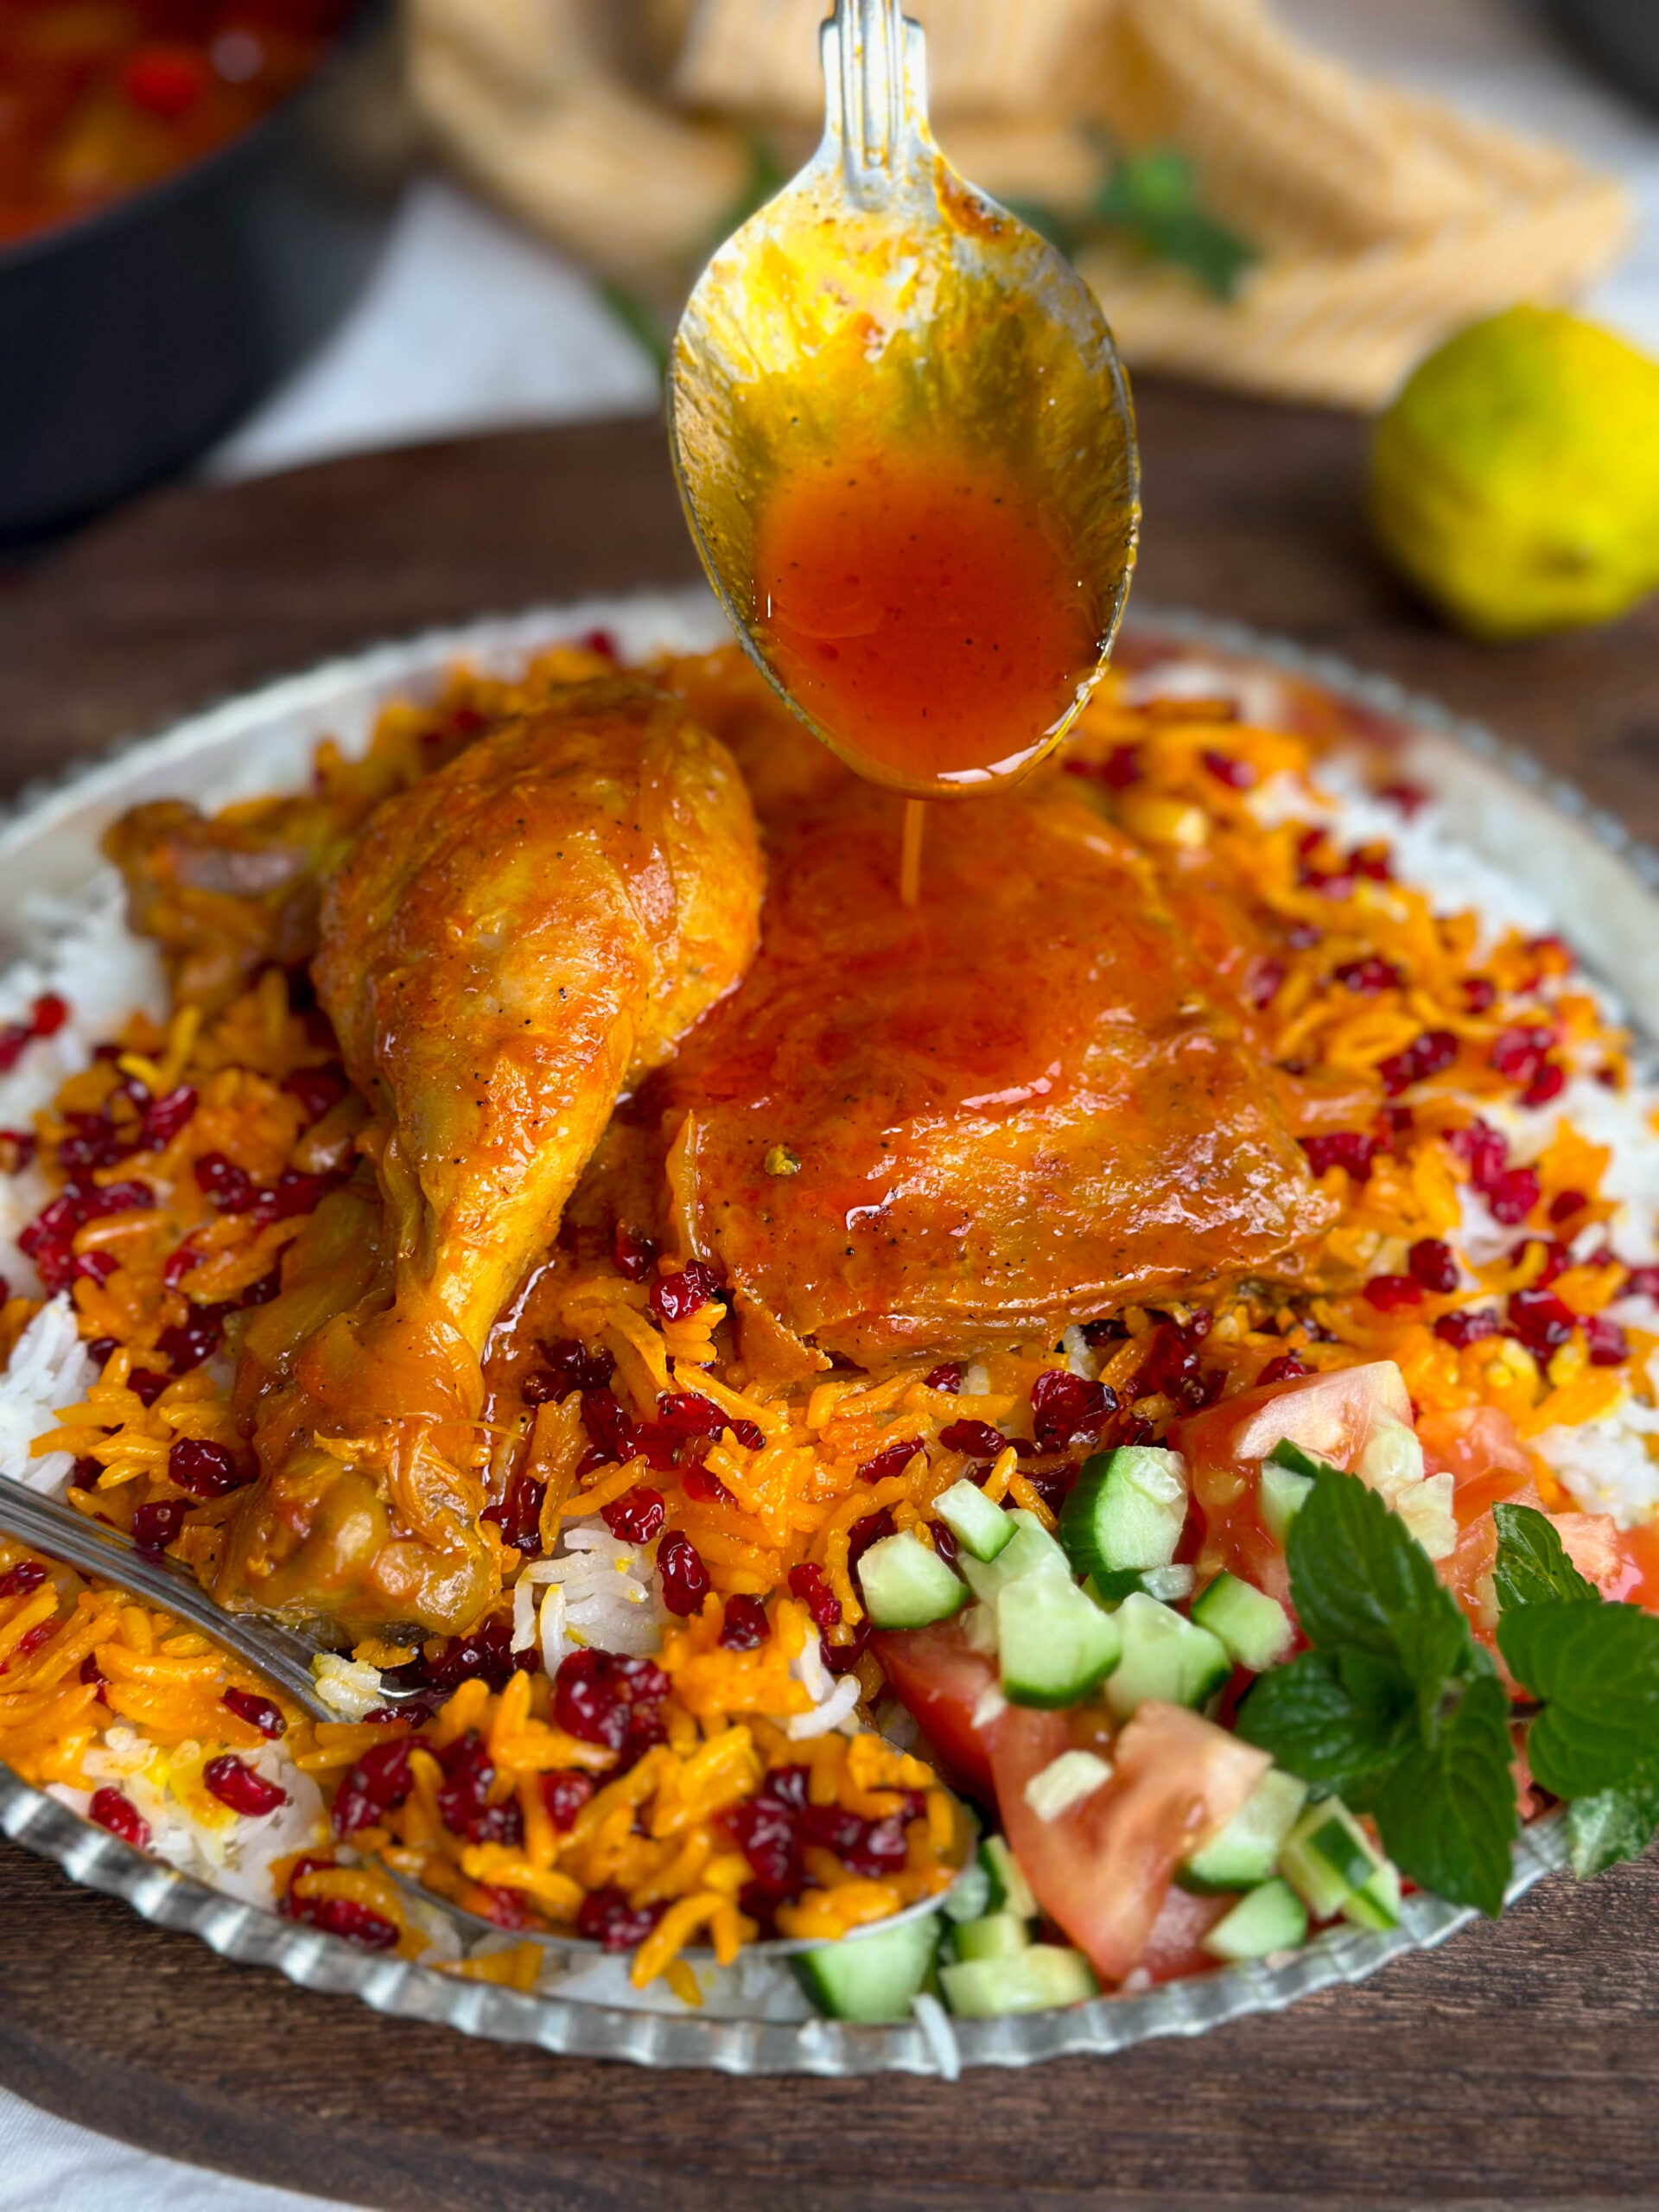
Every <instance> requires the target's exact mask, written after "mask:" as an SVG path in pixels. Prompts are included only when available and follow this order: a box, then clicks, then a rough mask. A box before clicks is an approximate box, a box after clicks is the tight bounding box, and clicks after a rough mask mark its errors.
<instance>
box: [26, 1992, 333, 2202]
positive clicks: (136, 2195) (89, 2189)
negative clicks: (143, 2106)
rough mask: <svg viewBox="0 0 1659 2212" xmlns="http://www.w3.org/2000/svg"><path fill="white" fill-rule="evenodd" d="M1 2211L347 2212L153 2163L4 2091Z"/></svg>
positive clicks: (168, 2161) (162, 2161)
mask: <svg viewBox="0 0 1659 2212" xmlns="http://www.w3.org/2000/svg"><path fill="white" fill-rule="evenodd" d="M0 2001H3V1999H0ZM0 2205H3V2206H4V2208H5V2212H347V2208H346V2206H345V2205H337V2204H334V2202H327V2203H325V2202H323V2200H322V2199H321V2198H320V2197H315V2196H294V2195H293V2194H292V2193H291V2192H290V2191H289V2190H285V2189H259V2188H256V2187H255V2186H254V2184H253V2183H251V2182H241V2181H230V2180H227V2179H226V2177H225V2176H224V2175H223V2174H212V2173H205V2172H203V2171H202V2170H201V2168H200V2167H199V2166H181V2165H180V2164H178V2163H177V2161H176V2160H175V2159H173V2158H151V2157H150V2156H149V2153H148V2152H143V2151H133V2150H130V2149H129V2148H128V2147H127V2145H125V2144H124V2143H113V2142H111V2140H110V2139H109V2137H108V2136H106V2135H94V2134H92V2133H91V2132H90V2131H89V2130H88V2129H86V2128H85V2127H72V2126H70V2124H69V2122H68V2121H67V2120H54V2118H53V2117H52V2115H51V2114H50V2113H44V2112H40V2111H38V2110H37V2109H36V2108H35V2107H34V2106H33V2105H26V2104H25V2103H24V2102H23V2101H22V2098H21V2097H14V2096H13V2095H12V2094H10V2091H9V2090H6V2089H0Z"/></svg>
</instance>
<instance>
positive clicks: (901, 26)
mask: <svg viewBox="0 0 1659 2212" xmlns="http://www.w3.org/2000/svg"><path fill="white" fill-rule="evenodd" d="M823 93H824V132H825V136H826V137H827V138H828V139H829V142H830V143H831V144H833V145H834V146H835V147H836V149H838V150H839V153H840V156H841V163H842V173H843V175H844V176H845V179H846V183H847V188H848V191H849V194H850V195H851V196H852V198H853V199H854V200H856V201H857V202H858V203H859V204H861V205H866V206H868V205H871V204H874V203H876V202H879V201H880V200H884V199H886V198H887V197H888V195H889V194H891V192H892V190H893V184H894V182H895V181H897V180H898V178H899V176H900V175H902V173H903V172H904V171H905V170H906V168H909V167H910V166H911V165H912V162H914V160H915V159H916V157H917V156H918V155H919V154H922V153H925V151H927V150H928V149H929V148H930V146H931V139H930V134H929V131H928V127H927V76H926V59H925V47H924V43H923V39H922V32H921V27H920V25H919V24H918V23H913V22H911V21H910V20H909V18H908V17H907V16H906V15H905V14H904V13H903V10H902V9H901V8H900V5H899V0H836V12H835V16H834V18H833V20H832V21H830V22H827V23H825V25H824V27H823Z"/></svg>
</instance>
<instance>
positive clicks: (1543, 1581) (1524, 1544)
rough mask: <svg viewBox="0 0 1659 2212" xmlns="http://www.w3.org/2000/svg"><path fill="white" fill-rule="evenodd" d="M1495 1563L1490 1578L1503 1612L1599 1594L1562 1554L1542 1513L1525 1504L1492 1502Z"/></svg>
mask: <svg viewBox="0 0 1659 2212" xmlns="http://www.w3.org/2000/svg"><path fill="white" fill-rule="evenodd" d="M1492 1518H1493V1520H1494V1521H1495V1522H1497V1565H1496V1566H1495V1567H1494V1568H1493V1569H1492V1582H1493V1586H1494V1587H1495V1588H1496V1590H1497V1602H1498V1604H1499V1605H1500V1606H1501V1607H1502V1608H1503V1611H1505V1612H1508V1611H1510V1610H1511V1608H1512V1607H1515V1606H1517V1605H1549V1604H1551V1603H1552V1602H1554V1601H1555V1600H1557V1599H1561V1600H1565V1601H1566V1602H1567V1603H1569V1604H1575V1603H1584V1602H1588V1603H1591V1604H1595V1603H1599V1599H1600V1596H1601V1592H1599V1590H1598V1589H1597V1588H1596V1586H1595V1584H1594V1583H1593V1582H1586V1580H1585V1579H1584V1577H1583V1576H1582V1575H1581V1574H1580V1573H1579V1570H1578V1568H1577V1567H1574V1566H1573V1562H1572V1560H1570V1559H1568V1557H1567V1551H1566V1548H1565V1547H1564V1546H1563V1544H1562V1542H1561V1540H1560V1536H1559V1535H1557V1534H1556V1533H1555V1529H1554V1524H1553V1523H1552V1522H1551V1521H1550V1518H1549V1516H1548V1514H1547V1513H1540V1512H1539V1511H1538V1510H1537V1509H1536V1508H1535V1506H1530V1505H1495V1506H1494V1507H1493V1508H1492Z"/></svg>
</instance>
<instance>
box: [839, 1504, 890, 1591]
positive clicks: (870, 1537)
mask: <svg viewBox="0 0 1659 2212" xmlns="http://www.w3.org/2000/svg"><path fill="white" fill-rule="evenodd" d="M897 1534H898V1523H897V1522H895V1521H894V1519H893V1510H892V1508H891V1507H890V1506H886V1505H884V1506H883V1507H882V1508H881V1510H880V1512H879V1513H867V1514H866V1515H865V1516H864V1518H863V1519H862V1520H861V1521H855V1522H854V1523H853V1525H852V1527H851V1528H850V1529H849V1530H848V1531H847V1571H848V1573H849V1574H850V1573H855V1571H856V1569H857V1567H858V1562H859V1561H860V1560H861V1559H862V1558H863V1556H864V1554H865V1553H866V1552H867V1551H868V1549H869V1548H870V1546H871V1545H872V1544H879V1543H880V1541H881V1539H882V1538H883V1537H884V1536H892V1535H897Z"/></svg>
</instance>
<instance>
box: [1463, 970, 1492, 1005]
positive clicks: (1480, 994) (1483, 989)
mask: <svg viewBox="0 0 1659 2212" xmlns="http://www.w3.org/2000/svg"><path fill="white" fill-rule="evenodd" d="M1463 1002H1464V1005H1465V1007H1467V1008H1468V1010H1469V1012H1470V1013H1471V1014H1485V1013H1488V1012H1490V1010H1491V1007H1494V1006H1495V1005H1496V1004H1497V984H1496V983H1495V982H1493V981H1492V980H1491V976H1465V977H1464V979H1463Z"/></svg>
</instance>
